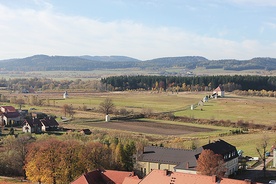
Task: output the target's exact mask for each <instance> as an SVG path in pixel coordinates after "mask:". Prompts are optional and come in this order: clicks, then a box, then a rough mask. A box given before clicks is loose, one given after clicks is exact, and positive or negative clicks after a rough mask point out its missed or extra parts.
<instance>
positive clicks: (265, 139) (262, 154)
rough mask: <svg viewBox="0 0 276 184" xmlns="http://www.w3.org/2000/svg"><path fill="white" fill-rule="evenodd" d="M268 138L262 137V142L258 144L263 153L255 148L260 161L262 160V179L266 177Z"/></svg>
mask: <svg viewBox="0 0 276 184" xmlns="http://www.w3.org/2000/svg"><path fill="white" fill-rule="evenodd" d="M268 140H269V137H267V136H266V135H264V137H263V139H262V142H261V144H260V146H259V147H261V149H262V150H263V153H261V150H260V148H256V150H257V152H258V153H259V155H260V157H261V159H262V160H263V164H264V165H263V172H264V177H265V176H266V166H265V165H266V163H265V162H266V158H265V157H266V151H267V150H266V148H267V143H268Z"/></svg>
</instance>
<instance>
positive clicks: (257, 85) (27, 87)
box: [0, 75, 276, 93]
mask: <svg viewBox="0 0 276 184" xmlns="http://www.w3.org/2000/svg"><path fill="white" fill-rule="evenodd" d="M218 86H222V87H223V88H224V90H225V91H229V92H230V91H234V90H243V91H248V90H257V91H261V90H267V91H276V77H274V76H249V75H247V76H242V75H234V76H230V75H224V76H194V77H180V76H140V75H138V76H112V77H107V78H102V79H101V80H100V81H99V80H81V79H76V80H53V79H46V78H15V79H8V80H7V79H5V78H2V79H0V87H1V88H2V89H6V90H11V91H19V92H22V93H25V92H31V91H40V90H41V91H45V90H71V91H74V90H85V91H106V90H107V91H124V90H155V91H156V90H158V91H160V90H163V91H176V90H177V91H210V90H213V89H215V88H216V87H218Z"/></svg>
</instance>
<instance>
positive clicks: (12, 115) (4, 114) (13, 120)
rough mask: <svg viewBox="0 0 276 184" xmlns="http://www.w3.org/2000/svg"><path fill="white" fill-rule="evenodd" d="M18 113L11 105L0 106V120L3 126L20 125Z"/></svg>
mask: <svg viewBox="0 0 276 184" xmlns="http://www.w3.org/2000/svg"><path fill="white" fill-rule="evenodd" d="M20 120H21V116H20V113H19V112H18V111H17V110H16V109H15V108H14V107H13V106H1V108H0V121H1V123H2V124H3V125H5V126H18V125H20Z"/></svg>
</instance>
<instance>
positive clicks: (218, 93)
mask: <svg viewBox="0 0 276 184" xmlns="http://www.w3.org/2000/svg"><path fill="white" fill-rule="evenodd" d="M212 96H217V97H224V89H223V87H222V86H218V87H217V88H216V89H215V90H214V91H213V95H212Z"/></svg>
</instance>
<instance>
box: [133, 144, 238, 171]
mask: <svg viewBox="0 0 276 184" xmlns="http://www.w3.org/2000/svg"><path fill="white" fill-rule="evenodd" d="M203 149H204V150H205V149H210V150H212V151H213V152H214V153H215V154H220V155H223V156H224V155H225V154H226V155H227V154H228V153H234V154H233V155H232V154H231V157H227V159H224V160H225V161H228V160H231V159H233V158H236V157H237V155H238V154H237V150H236V147H235V146H232V145H231V144H229V143H227V142H225V141H223V140H218V141H215V142H212V143H209V144H206V145H204V146H202V147H200V148H198V149H196V150H185V149H176V148H165V147H157V146H147V147H144V152H143V154H142V155H140V156H139V157H138V158H137V160H138V161H142V162H154V163H160V164H172V165H176V166H175V169H189V170H194V169H195V167H196V165H197V162H196V161H197V159H198V157H199V155H200V153H201V152H202V150H203ZM187 165H188V166H189V167H187Z"/></svg>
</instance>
